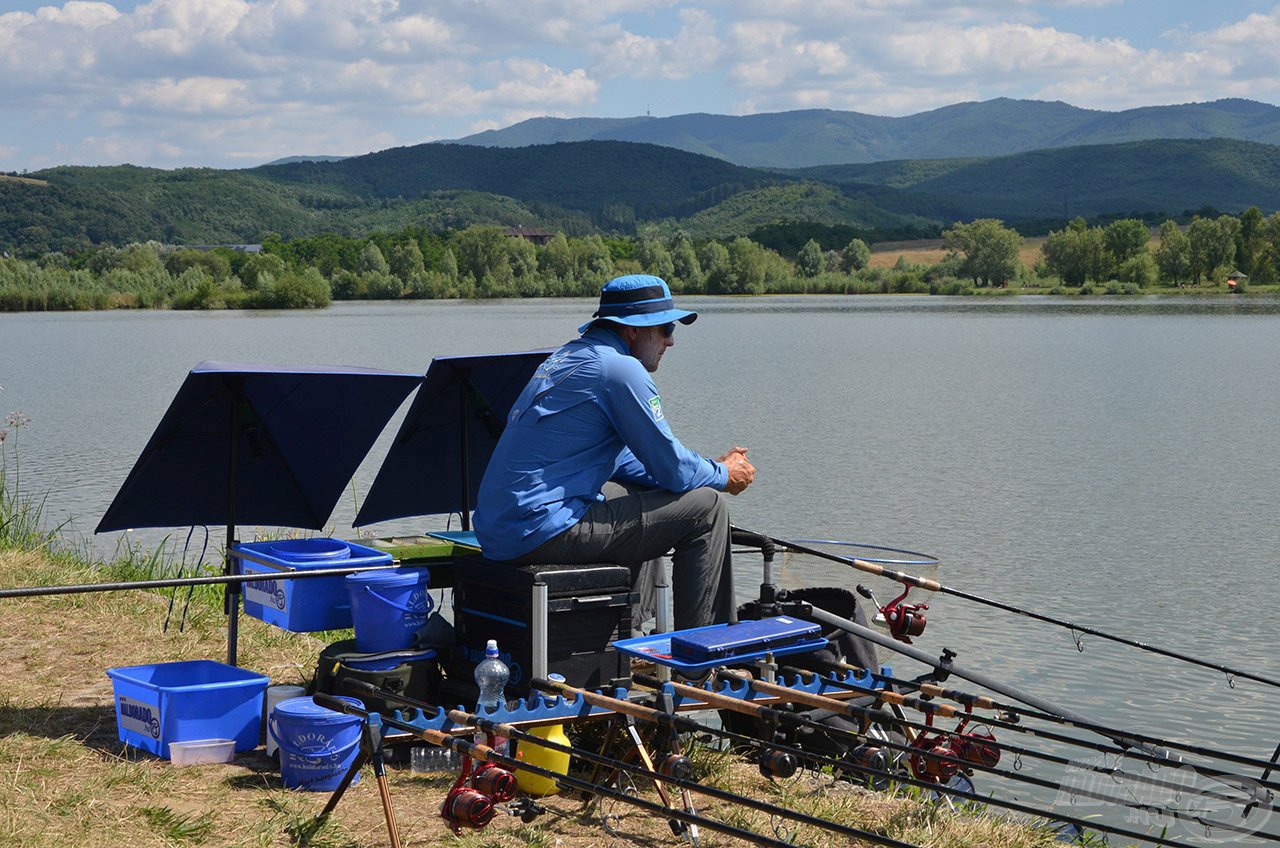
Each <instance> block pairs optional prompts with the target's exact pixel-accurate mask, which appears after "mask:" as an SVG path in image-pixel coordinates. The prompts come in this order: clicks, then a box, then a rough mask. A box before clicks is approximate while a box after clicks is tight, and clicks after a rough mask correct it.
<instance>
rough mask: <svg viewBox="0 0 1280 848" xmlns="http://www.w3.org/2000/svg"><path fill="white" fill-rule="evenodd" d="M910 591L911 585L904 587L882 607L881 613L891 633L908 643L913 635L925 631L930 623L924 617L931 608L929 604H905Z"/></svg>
mask: <svg viewBox="0 0 1280 848" xmlns="http://www.w3.org/2000/svg"><path fill="white" fill-rule="evenodd" d="M910 591H911V587H910V586H905V587H903V589H902V594H901V595H899V596H898V597H896V598H894V599H893V600H892V601H890V602H889V603H887V604H885V605H884V606H882V607H880V615H882V616H884V623H885V624H886V625H888V627H889V634H890V635H891V636H893V638H895V639H897V640H898V641H899V642H905V643H906V644H908V645H910V644H911V637H912V636H919V635H920V634H921V633H924V627H925V625H926V624H928V622H927V621H925V618H924V611H925V610H927V609H928V608H929V605H928V604H904V603H903V601H904V600H906V597H907V594H908V593H909V592H910Z"/></svg>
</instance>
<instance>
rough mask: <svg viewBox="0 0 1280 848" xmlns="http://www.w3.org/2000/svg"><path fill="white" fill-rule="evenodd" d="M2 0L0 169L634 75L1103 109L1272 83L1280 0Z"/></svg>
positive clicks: (736, 97)
mask: <svg viewBox="0 0 1280 848" xmlns="http://www.w3.org/2000/svg"><path fill="white" fill-rule="evenodd" d="M17 1H18V2H20V3H22V2H29V3H31V6H30V8H29V10H28V11H19V12H10V13H7V14H0V124H3V125H4V126H6V128H8V127H19V128H20V130H19V131H14V132H12V133H11V134H10V135H7V136H5V137H4V138H3V139H2V140H3V142H4V143H5V145H6V148H7V149H6V150H4V151H0V158H3V159H5V160H8V161H4V162H0V167H5V166H9V167H12V166H13V165H18V166H27V165H30V164H34V160H27V161H17V162H15V161H13V160H14V159H15V157H16V156H18V155H19V153H21V152H23V151H26V152H27V153H26V155H28V156H31V155H33V154H31V153H30V151H33V150H41V151H42V154H41V155H46V154H47V155H50V156H53V157H55V160H54V161H58V160H57V159H56V157H57V156H59V155H63V152H65V155H67V156H75V157H77V159H78V161H90V160H92V159H93V157H102V158H100V159H98V160H97V161H112V159H111V157H113V156H128V157H129V158H131V159H132V160H134V161H139V162H154V163H157V164H175V163H178V162H182V163H184V164H187V163H196V164H198V163H201V162H222V161H224V160H228V159H232V160H234V161H238V162H239V161H252V159H253V158H254V157H257V156H265V157H267V158H270V157H273V156H276V155H282V154H287V153H293V152H297V151H298V150H300V149H303V148H305V149H306V150H307V151H308V152H339V153H346V152H353V151H364V150H367V149H371V145H377V144H386V145H391V144H412V143H416V142H418V141H421V140H423V139H426V138H449V137H458V136H460V135H463V134H465V133H467V132H471V131H478V130H479V129H484V128H492V127H496V126H505V125H507V124H509V123H512V122H515V121H517V120H522V119H524V118H528V117H534V116H539V115H558V116H566V117H571V116H577V115H592V114H602V113H603V114H614V115H619V114H639V113H642V112H643V111H644V108H645V107H644V105H643V103H644V101H639V100H638V98H639V97H641V96H643V97H649V96H650V94H649V92H650V91H653V92H656V93H655V94H654V95H653V96H654V97H655V98H656V99H657V100H658V102H663V103H666V104H670V108H668V109H667V110H665V111H666V112H667V113H674V112H681V111H714V112H738V113H743V112H756V111H779V110H784V109H795V108H815V107H824V108H833V109H851V110H856V111H861V112H870V113H873V114H898V115H901V114H908V113H914V112H920V111H924V110H927V109H931V108H935V107H938V106H942V105H946V104H948V103H953V102H957V101H961V100H981V99H987V98H990V97H995V96H1002V95H1003V96H1012V97H1037V98H1044V99H1062V100H1066V101H1068V102H1070V103H1073V104H1076V105H1080V106H1087V107H1094V108H1105V109H1116V108H1125V107H1129V106H1135V105H1148V104H1153V103H1168V102H1186V101H1188V100H1206V99H1213V98H1216V97H1222V96H1246V97H1254V98H1262V99H1267V98H1272V99H1274V98H1276V97H1278V96H1280V51H1277V50H1275V49H1274V46H1273V45H1274V44H1276V43H1277V42H1278V41H1280V6H1277V7H1276V8H1273V9H1271V10H1270V11H1258V12H1255V13H1252V14H1249V15H1247V16H1245V15H1244V14H1243V13H1242V14H1241V15H1240V16H1238V19H1237V20H1231V19H1230V17H1229V16H1228V15H1225V14H1223V15H1221V16H1220V18H1221V19H1222V20H1223V23H1222V24H1221V25H1219V26H1216V27H1213V28H1204V29H1203V31H1199V32H1196V31H1191V30H1190V29H1188V28H1187V27H1186V26H1185V25H1184V26H1183V28H1181V29H1179V30H1176V31H1174V32H1171V33H1167V34H1166V35H1165V36H1163V37H1162V39H1161V40H1159V41H1156V42H1148V41H1142V42H1136V41H1134V40H1133V39H1132V38H1126V37H1124V35H1123V34H1121V33H1120V32H1118V31H1114V30H1107V29H1102V28H1099V29H1097V31H1096V32H1091V31H1084V30H1081V29H1080V28H1079V26H1075V25H1068V24H1066V23H1063V21H1078V20H1081V19H1082V16H1081V15H1080V14H1079V12H1078V11H1077V12H1075V13H1073V14H1071V15H1070V16H1066V17H1064V16H1060V15H1058V11H1059V10H1061V9H1064V8H1067V7H1096V8H1097V16H1099V19H1101V18H1105V16H1106V15H1108V14H1112V12H1111V10H1109V9H1107V8H1106V7H1109V6H1115V5H1117V4H1118V3H1119V2H1120V0H968V2H962V0H858V2H850V0H524V2H520V3H514V4H513V3H511V2H510V0H147V2H143V3H141V4H140V5H137V6H136V7H134V6H131V5H129V4H125V3H123V2H118V3H114V4H113V3H110V2H89V1H88V0H69V2H65V3H63V4H61V5H46V6H42V7H39V8H37V4H38V3H39V2H41V0H17ZM45 2H47V0H45ZM1114 17H1115V18H1117V19H1119V18H1123V17H1126V16H1125V15H1120V14H1118V13H1116V14H1115V15H1114ZM1168 20H1169V21H1170V22H1175V21H1176V20H1177V17H1176V16H1174V15H1172V14H1170V16H1169V17H1168ZM1169 25H1172V23H1171V24H1169ZM637 91H643V92H644V94H643V95H637V93H636V92H637ZM694 97H698V98H701V99H693V98H694ZM628 98H631V99H628ZM36 139H39V142H38V143H35V140H36ZM131 139H133V141H131ZM58 145H61V146H60V147H59V146H58ZM15 147H16V148H18V151H17V152H15V151H14V150H13V149H12V148H15ZM48 151H52V153H48ZM148 157H150V158H148Z"/></svg>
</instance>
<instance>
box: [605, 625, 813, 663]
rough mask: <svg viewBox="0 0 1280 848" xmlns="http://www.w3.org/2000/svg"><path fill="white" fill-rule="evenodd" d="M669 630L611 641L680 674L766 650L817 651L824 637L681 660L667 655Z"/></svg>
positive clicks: (744, 660) (756, 656) (780, 653)
mask: <svg viewBox="0 0 1280 848" xmlns="http://www.w3.org/2000/svg"><path fill="white" fill-rule="evenodd" d="M728 626H729V625H727V624H711V625H708V626H707V627H694V628H692V629H690V630H680V631H677V632H679V633H701V632H703V631H706V630H718V629H721V628H725V627H728ZM672 635H673V634H671V633H655V634H653V635H652V636H635V637H632V638H631V639H619V640H618V641H616V642H614V643H613V647H615V648H617V649H618V650H619V651H622V652H623V653H624V654H630V655H631V656H633V657H637V658H639V659H642V660H652V661H654V662H656V663H658V664H659V665H665V666H667V667H669V668H674V669H675V670H676V671H678V672H680V673H681V674H689V673H690V672H695V673H696V672H700V671H706V670H707V669H711V668H719V667H721V666H726V665H744V664H747V663H752V662H755V661H756V660H761V659H764V658H765V657H766V656H768V655H769V654H773V655H774V656H775V657H781V656H785V655H787V654H803V653H807V652H809V651H820V650H822V649H823V648H825V647H827V640H826V639H824V638H822V637H818V638H816V639H810V640H809V641H807V642H797V643H796V644H794V645H786V646H784V647H781V648H772V649H769V650H765V651H750V652H746V653H741V654H737V655H735V656H732V657H717V658H715V659H712V660H707V661H706V662H684V661H681V660H678V659H675V658H674V657H672V656H671V636H672Z"/></svg>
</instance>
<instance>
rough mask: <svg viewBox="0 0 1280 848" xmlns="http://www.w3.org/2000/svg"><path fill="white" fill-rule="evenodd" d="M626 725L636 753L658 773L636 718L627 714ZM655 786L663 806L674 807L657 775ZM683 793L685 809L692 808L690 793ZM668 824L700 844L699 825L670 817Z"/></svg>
mask: <svg viewBox="0 0 1280 848" xmlns="http://www.w3.org/2000/svg"><path fill="white" fill-rule="evenodd" d="M624 725H625V727H626V729H627V735H628V736H630V737H631V744H632V745H633V746H635V751H636V754H637V755H638V756H639V757H640V762H641V763H642V764H643V765H644V767H645V768H646V769H648V770H649V771H650V772H653V773H655V774H656V773H657V768H656V767H655V766H654V763H653V758H652V757H650V756H649V751H648V750H647V749H646V748H645V747H644V740H643V739H641V738H640V731H638V730H637V729H636V722H635V719H634V718H632V717H631V716H626V717H625V718H624ZM653 788H654V789H656V790H658V797H659V798H660V799H661V800H662V806H664V807H671V808H673V809H674V805H673V804H672V803H671V796H670V795H669V794H668V793H667V787H666V786H664V785H663V784H662V781H661V780H659V779H658V778H656V777H655V778H653ZM682 795H683V796H684V800H685V802H686V804H685V809H691V808H692V802H691V801H690V800H689V797H688V794H687V793H685V792H683V791H682ZM667 824H668V825H670V826H671V832H672V833H674V834H676V835H677V836H683V837H684V838H685V839H688V840H689V842H690V843H691V844H693V845H695V846H696V845H697V844H698V829H697V827H698V826H697V825H687V824H685V823H684V822H682V821H678V820H677V819H669V820H668V821H667Z"/></svg>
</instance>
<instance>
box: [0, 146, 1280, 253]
mask: <svg viewBox="0 0 1280 848" xmlns="http://www.w3.org/2000/svg"><path fill="white" fill-rule="evenodd" d="M40 181H44V182H45V183H46V184H41V182H40ZM1206 205H1210V206H1214V207H1216V208H1218V209H1221V210H1223V211H1229V212H1238V211H1241V210H1243V209H1245V208H1247V207H1248V206H1251V205H1258V206H1259V207H1261V208H1262V209H1264V210H1265V211H1267V212H1270V211H1272V210H1275V209H1280V147H1276V146H1272V145H1264V144H1257V143H1253V142H1244V141H1233V140H1227V139H1208V140H1178V141H1148V142H1129V143H1124V144H1117V145H1101V146H1082V147H1071V148H1065V149H1056V150H1039V151H1034V152H1031V153H1023V154H1017V155H1010V156H1002V157H994V158H986V159H976V158H964V159H940V160H909V161H897V162H879V163H871V164H863V165H839V166H822V167H815V168H806V169H799V170H795V171H787V172H777V171H775V172H769V171H761V170H753V169H750V168H743V167H740V166H737V165H732V164H730V163H728V162H725V161H723V160H719V159H714V158H711V157H707V156H699V155H697V154H693V153H687V152H684V151H680V150H673V149H671V148H665V147H659V146H656V145H649V144H631V143H627V142H602V141H592V142H577V143H558V144H551V145H543V146H535V147H525V148H518V149H503V148H481V147H475V146H470V145H441V144H427V145H418V146H415V147H404V148H396V149H393V150H387V151H382V152H380V153H372V154H369V155H367V156H359V157H354V158H349V159H343V160H341V161H335V162H295V163H286V164H280V165H270V166H262V167H258V168H253V169H249V170H241V171H219V170H213V169H191V168H188V169H180V170H176V171H162V170H158V169H153V168H137V167H134V166H131V165H121V166H117V167H98V168H85V167H59V168H51V169H49V170H46V171H40V172H37V173H35V174H31V175H30V178H29V179H26V180H18V179H8V180H0V248H15V247H16V248H18V249H20V250H45V249H49V248H56V249H62V248H75V247H83V246H86V245H88V244H91V243H101V242H107V243H114V244H124V243H128V242H132V241H145V240H150V239H155V240H157V241H162V242H167V243H171V244H209V243H242V242H257V241H260V240H261V239H262V238H263V236H264V235H265V234H267V233H276V234H279V235H280V236H283V237H284V238H286V239H287V238H294V237H298V236H307V235H315V234H318V233H337V234H343V235H363V234H365V233H368V232H371V231H373V230H384V231H386V230H397V229H403V228H404V227H406V226H408V225H410V224H413V225H417V226H422V227H426V228H428V229H433V230H440V229H445V228H460V227H465V226H468V225H470V224H481V223H483V224H499V225H504V226H513V225H516V224H523V225H527V226H537V227H546V228H552V229H563V230H565V231H566V232H568V233H570V234H586V233H590V232H597V231H602V232H622V233H630V232H634V231H635V230H636V229H637V228H640V229H645V228H652V227H657V228H659V229H664V230H670V229H674V228H676V227H684V228H685V229H687V230H689V231H690V232H691V233H693V234H694V235H696V236H698V237H700V238H705V237H721V236H734V235H740V234H745V233H748V232H751V231H753V230H755V229H757V228H759V227H762V226H767V225H769V224H776V223H782V222H785V223H798V222H811V223H817V224H822V225H827V226H837V225H838V226H850V227H855V228H859V229H867V228H879V229H893V230H903V229H905V230H911V229H920V228H926V229H927V228H929V227H930V224H931V222H935V223H936V222H942V223H944V224H949V223H951V222H954V221H959V220H964V221H967V220H972V219H973V218H976V217H997V218H1003V219H1005V220H1006V221H1010V222H1016V221H1026V220H1031V219H1062V218H1071V217H1074V216H1076V215H1083V216H1085V217H1086V218H1093V217H1096V216H1099V215H1102V214H1108V213H1128V212H1133V211H1140V212H1161V211H1162V212H1165V213H1168V214H1177V213H1179V212H1181V211H1183V210H1185V209H1197V208H1200V207H1203V206H1206Z"/></svg>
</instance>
